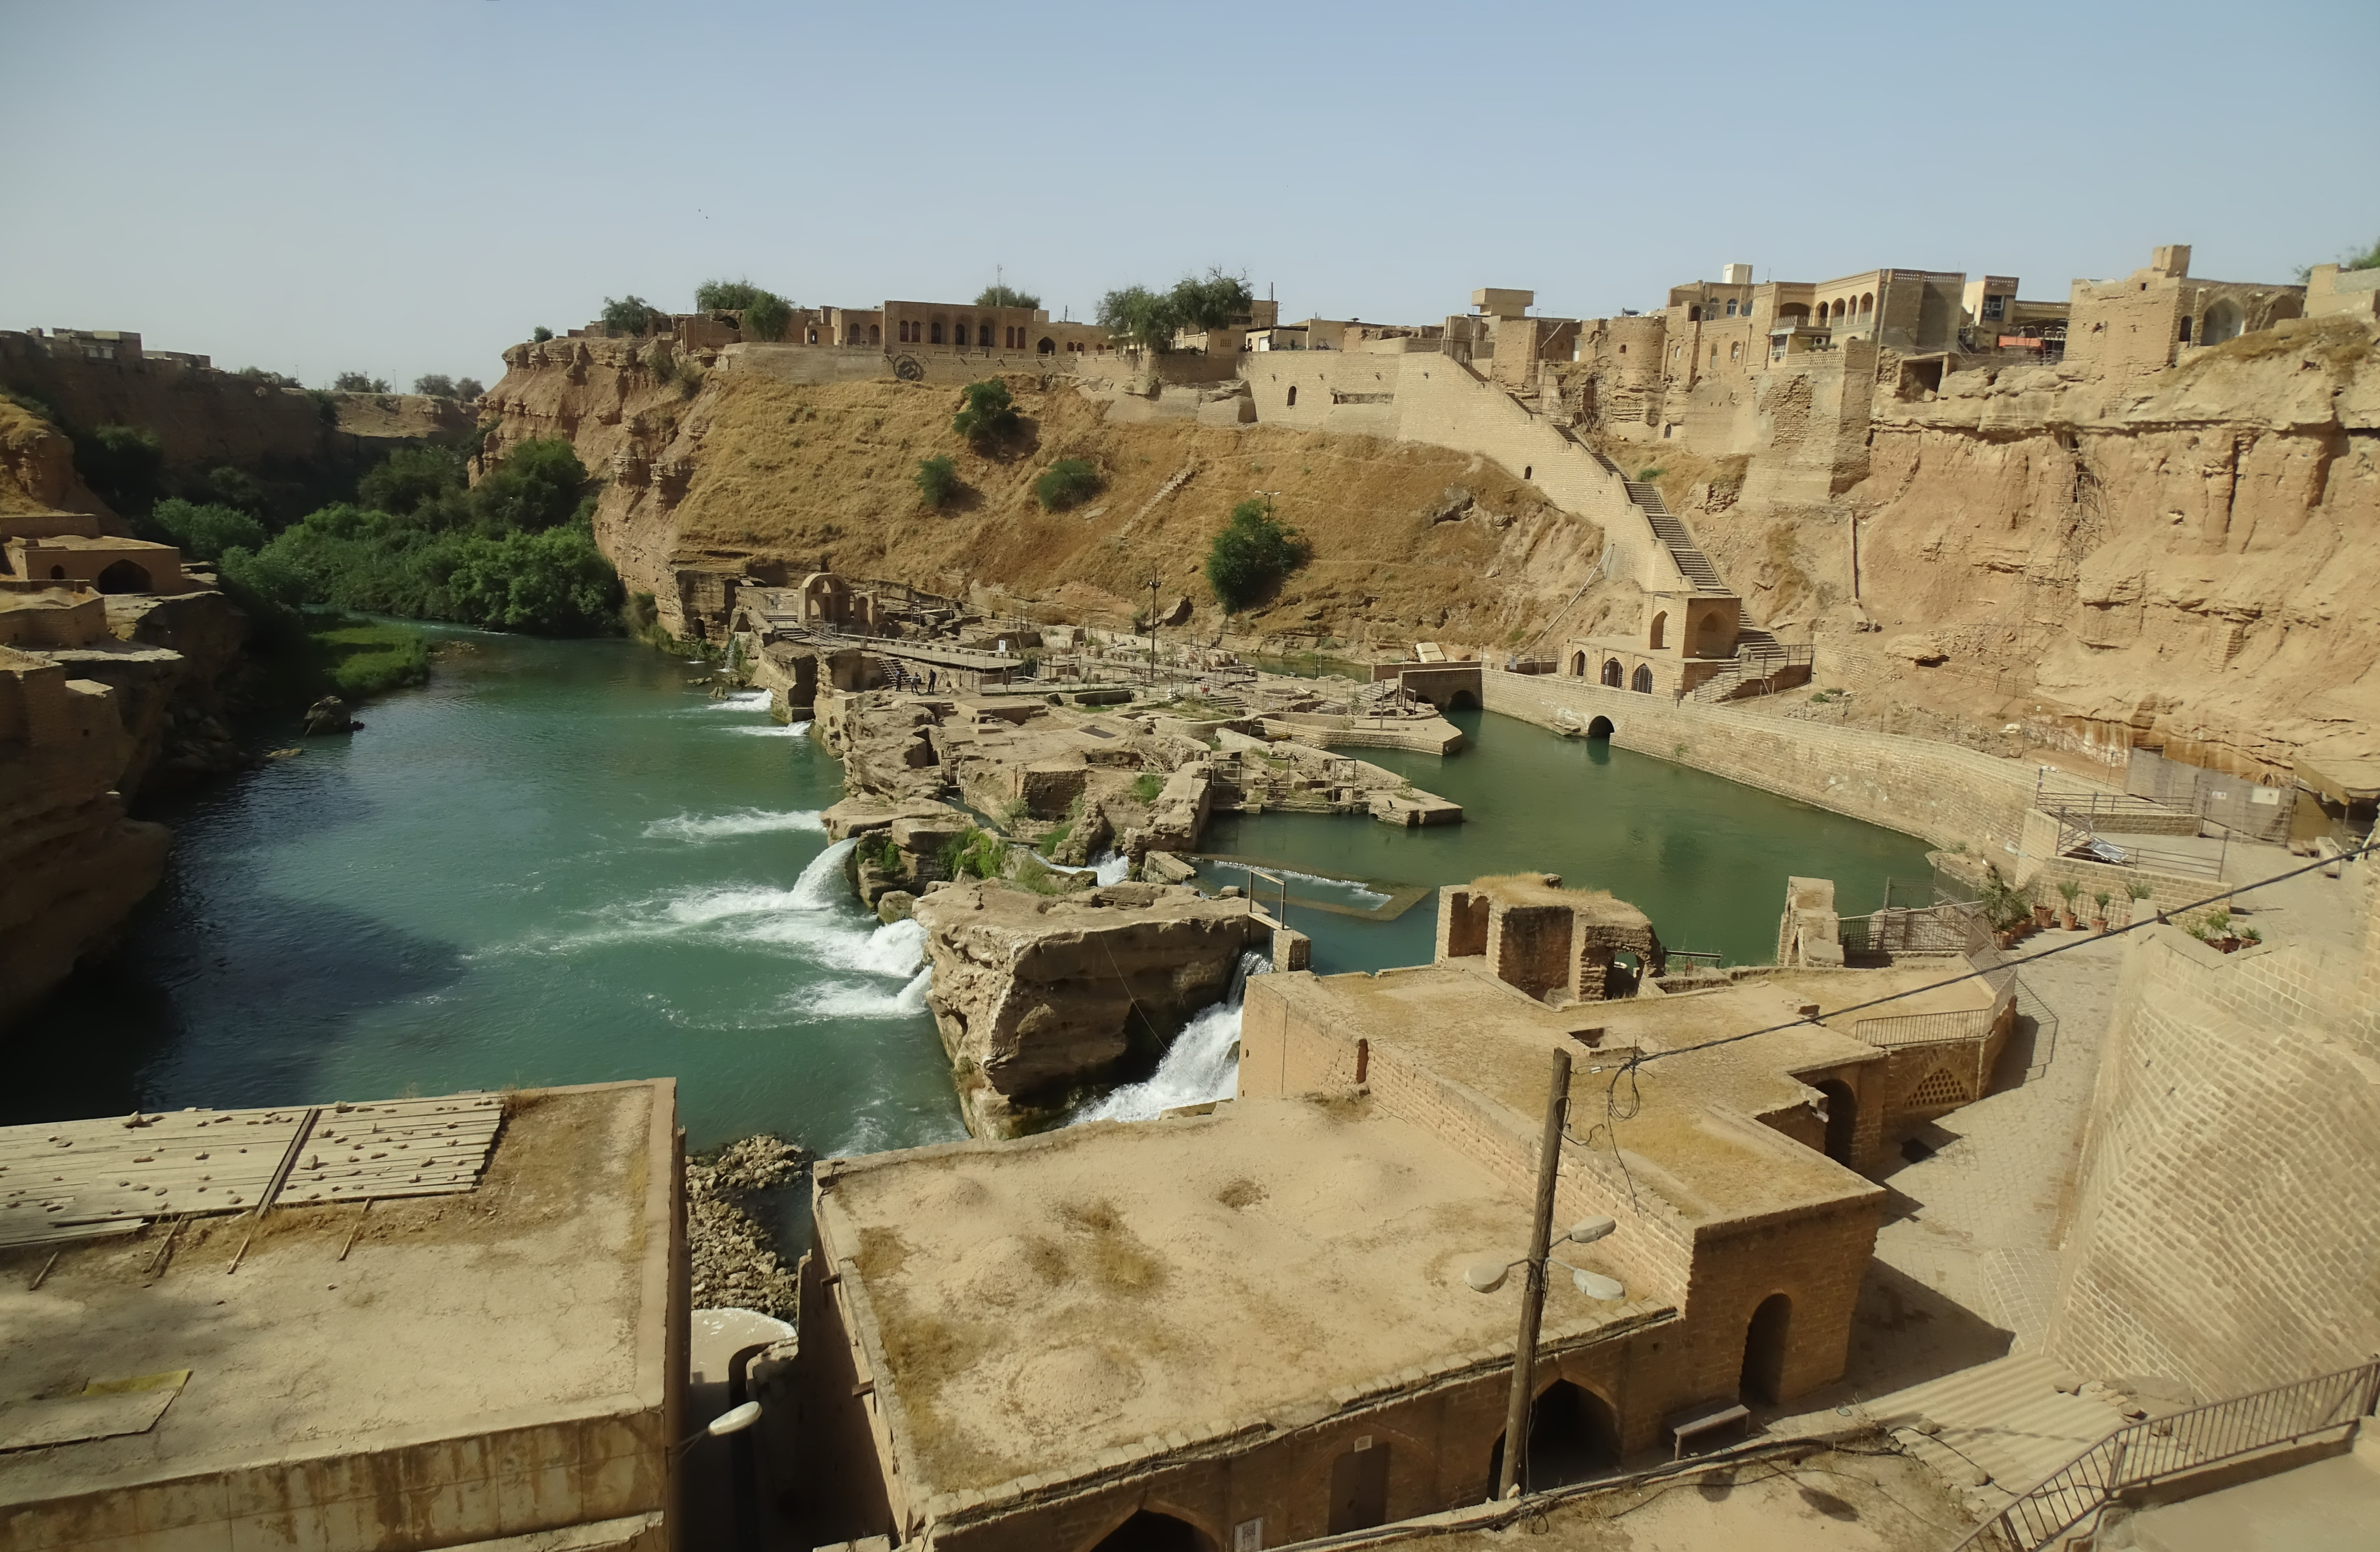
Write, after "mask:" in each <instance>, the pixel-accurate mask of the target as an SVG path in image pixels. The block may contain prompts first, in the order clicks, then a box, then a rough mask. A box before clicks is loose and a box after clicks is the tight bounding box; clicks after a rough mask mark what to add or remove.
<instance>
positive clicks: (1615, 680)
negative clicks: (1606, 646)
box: [1603, 658, 1625, 690]
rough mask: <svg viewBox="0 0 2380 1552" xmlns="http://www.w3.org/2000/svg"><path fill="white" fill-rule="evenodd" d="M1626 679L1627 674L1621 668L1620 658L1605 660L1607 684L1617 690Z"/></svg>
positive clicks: (1604, 670) (1604, 678) (1604, 676)
mask: <svg viewBox="0 0 2380 1552" xmlns="http://www.w3.org/2000/svg"><path fill="white" fill-rule="evenodd" d="M1624 678H1625V674H1624V673H1623V672H1622V671H1621V667H1620V660H1619V659H1618V658H1606V659H1604V660H1603V682H1604V683H1605V684H1607V685H1610V686H1611V687H1612V688H1613V689H1615V690H1616V689H1618V688H1619V687H1620V685H1621V682H1622V680H1623V679H1624Z"/></svg>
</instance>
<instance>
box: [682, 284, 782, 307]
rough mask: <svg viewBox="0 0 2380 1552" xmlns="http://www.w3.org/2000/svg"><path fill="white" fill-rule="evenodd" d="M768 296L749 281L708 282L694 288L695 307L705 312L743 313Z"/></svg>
mask: <svg viewBox="0 0 2380 1552" xmlns="http://www.w3.org/2000/svg"><path fill="white" fill-rule="evenodd" d="M768 294H769V293H768V292H766V291H763V290H761V289H760V288H759V286H757V285H753V284H752V283H751V282H750V281H748V280H706V281H704V282H703V283H702V284H701V285H698V286H696V287H695V288H694V305H695V307H696V308H697V309H699V310H701V311H703V312H741V311H743V310H744V309H746V308H747V307H750V306H751V305H752V302H753V300H754V298H756V297H765V296H767V295H768Z"/></svg>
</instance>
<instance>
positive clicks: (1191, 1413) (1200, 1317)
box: [817, 1074, 1666, 1492]
mask: <svg viewBox="0 0 2380 1552" xmlns="http://www.w3.org/2000/svg"><path fill="white" fill-rule="evenodd" d="M1539 1081H1540V1083H1541V1084H1542V1082H1543V1078H1542V1074H1541V1075H1540V1079H1539ZM828 1182H831V1183H828ZM1529 1214H1530V1204H1529V1202H1528V1201H1527V1200H1526V1199H1524V1196H1523V1194H1521V1193H1519V1192H1516V1191H1514V1190H1512V1189H1510V1188H1508V1187H1507V1186H1505V1185H1504V1184H1502V1183H1501V1182H1500V1181H1499V1180H1498V1179H1497V1178H1496V1177H1494V1176H1493V1175H1491V1174H1490V1173H1489V1172H1488V1170H1486V1169H1485V1168H1483V1167H1482V1166H1480V1165H1479V1164H1477V1163H1475V1162H1474V1161H1473V1160H1471V1159H1470V1158H1465V1157H1463V1155H1461V1154H1459V1153H1457V1152H1455V1151H1454V1150H1453V1149H1451V1148H1450V1147H1448V1146H1446V1145H1444V1144H1442V1143H1440V1142H1439V1141H1438V1140H1437V1139H1436V1138H1435V1137H1433V1136H1432V1135H1430V1134H1428V1133H1427V1132H1424V1131H1422V1130H1421V1129H1419V1128H1417V1127H1415V1126H1412V1125H1409V1124H1407V1123H1406V1122H1403V1121H1399V1120H1397V1119H1395V1118H1394V1117H1392V1116H1390V1115H1388V1114H1386V1113H1385V1112H1383V1111H1380V1110H1379V1109H1377V1108H1375V1107H1374V1106H1373V1105H1372V1104H1371V1103H1370V1102H1369V1101H1367V1100H1341V1101H1333V1102H1324V1101H1319V1100H1308V1099H1257V1100H1240V1101H1237V1102H1236V1103H1232V1104H1226V1105H1223V1106H1220V1107H1219V1108H1218V1109H1217V1110H1216V1111H1215V1113H1213V1114H1212V1115H1208V1116H1196V1117H1175V1118H1173V1119H1170V1120H1166V1121H1160V1122H1138V1123H1134V1124H1120V1123H1114V1122H1109V1123H1102V1124H1095V1125H1090V1126H1083V1127H1076V1128H1071V1129H1068V1130H1066V1131H1062V1132H1057V1133H1050V1134H1043V1135H1041V1136H1039V1137H1036V1138H1032V1139H1028V1140H1026V1141H1025V1142H1022V1143H988V1144H954V1145H950V1146H941V1147H934V1148H924V1149H917V1150H914V1151H912V1152H908V1153H901V1154H884V1155H879V1156H876V1157H873V1158H865V1159H856V1160H840V1161H837V1162H836V1163H835V1164H834V1166H833V1167H832V1170H831V1171H829V1170H825V1169H822V1170H821V1181H820V1192H819V1194H818V1197H817V1216H818V1222H819V1225H820V1234H821V1239H822V1241H823V1242H824V1243H825V1244H826V1245H827V1246H828V1247H829V1248H830V1249H831V1251H832V1255H834V1256H836V1257H837V1258H839V1259H841V1258H848V1259H849V1261H850V1262H851V1263H852V1264H853V1267H855V1268H856V1274H857V1275H856V1281H857V1283H858V1285H859V1288H860V1290H861V1291H864V1293H865V1297H866V1302H867V1305H868V1309H870V1310H872V1312H873V1315H874V1318H875V1320H876V1323H877V1328H878V1333H879V1336H878V1345H876V1346H873V1347H871V1349H870V1351H869V1352H868V1358H869V1362H870V1364H873V1365H875V1366H876V1377H877V1383H878V1386H879V1388H880V1391H881V1392H889V1393H890V1395H891V1396H892V1398H894V1399H895V1400H897V1402H898V1405H899V1415H900V1416H903V1417H905V1421H906V1428H905V1430H904V1429H902V1428H901V1427H900V1426H899V1425H897V1424H896V1426H895V1433H894V1448H895V1449H896V1450H897V1451H899V1453H900V1454H901V1456H902V1459H901V1461H900V1470H901V1473H902V1474H903V1476H904V1477H905V1479H906V1480H908V1481H909V1482H910V1484H911V1486H912V1489H913V1491H914V1490H917V1488H918V1486H919V1485H920V1484H927V1485H930V1486H929V1488H927V1489H926V1490H928V1491H930V1492H957V1491H965V1490H970V1489H972V1490H978V1491H980V1490H983V1489H986V1488H990V1487H994V1486H996V1485H999V1484H1002V1483H1003V1482H1006V1481H1009V1480H1011V1479H1013V1478H1014V1477H1017V1476H1019V1475H1021V1474H1023V1473H1042V1474H1058V1475H1063V1474H1069V1473H1072V1472H1073V1471H1075V1470H1076V1469H1080V1470H1084V1471H1087V1470H1090V1469H1092V1468H1093V1467H1094V1465H1095V1463H1096V1462H1097V1461H1098V1459H1099V1457H1100V1456H1101V1455H1103V1454H1108V1453H1110V1452H1112V1451H1117V1450H1123V1451H1124V1452H1125V1453H1126V1454H1127V1455H1131V1456H1137V1455H1140V1454H1143V1453H1154V1452H1158V1451H1159V1450H1160V1449H1163V1448H1168V1447H1166V1446H1163V1445H1161V1444H1156V1445H1152V1444H1149V1443H1147V1441H1148V1440H1150V1438H1151V1437H1152V1436H1155V1437H1157V1438H1158V1439H1160V1440H1161V1439H1162V1438H1163V1437H1164V1436H1167V1435H1179V1434H1189V1435H1197V1436H1201V1437H1204V1436H1211V1435H1213V1434H1217V1433H1220V1432H1222V1431H1225V1430H1227V1429H1229V1428H1232V1427H1234V1426H1238V1425H1246V1424H1249V1423H1252V1422H1255V1421H1257V1420H1259V1419H1267V1418H1273V1419H1278V1418H1281V1417H1282V1416H1284V1415H1290V1416H1295V1415H1298V1413H1299V1409H1301V1408H1306V1409H1311V1408H1312V1407H1313V1406H1314V1405H1315V1404H1316V1403H1321V1405H1322V1407H1323V1409H1324V1410H1328V1409H1329V1407H1330V1405H1331V1404H1332V1397H1333V1394H1334V1392H1338V1391H1342V1390H1346V1391H1348V1392H1349V1395H1348V1396H1347V1397H1346V1398H1343V1399H1352V1397H1353V1395H1354V1393H1362V1392H1368V1391H1371V1390H1375V1389H1379V1388H1390V1387H1391V1386H1393V1385H1394V1384H1395V1383H1396V1381H1397V1376H1405V1378H1406V1380H1407V1382H1410V1383H1418V1382H1419V1381H1420V1380H1421V1379H1422V1378H1424V1377H1425V1376H1431V1375H1436V1374H1440V1373H1444V1374H1451V1373H1455V1372H1459V1371H1461V1370H1463V1369H1464V1368H1467V1367H1469V1366H1471V1365H1472V1364H1480V1365H1488V1364H1493V1363H1495V1362H1497V1361H1498V1352H1499V1348H1500V1352H1501V1354H1502V1361H1503V1362H1506V1363H1509V1361H1510V1354H1511V1352H1512V1332H1513V1327H1514V1324H1515V1321H1516V1319H1517V1317H1518V1312H1519V1307H1520V1306H1519V1303H1518V1300H1519V1297H1520V1294H1519V1287H1520V1284H1519V1279H1517V1278H1514V1279H1510V1280H1508V1281H1507V1282H1506V1284H1505V1286H1504V1287H1503V1288H1502V1289H1500V1290H1499V1291H1496V1292H1495V1293H1492V1294H1480V1293H1475V1292H1472V1291H1470V1290H1469V1289H1468V1288H1466V1287H1464V1286H1463V1280H1462V1276H1463V1267H1465V1266H1467V1265H1468V1264H1469V1263H1471V1262H1473V1261H1475V1260H1478V1259H1481V1258H1483V1257H1486V1256H1490V1255H1493V1256H1497V1257H1500V1258H1508V1259H1509V1258H1517V1257H1519V1256H1521V1255H1524V1254H1525V1253H1526V1250H1527V1237H1528V1227H1529ZM1574 1248H1575V1247H1574ZM1565 1258H1566V1259H1573V1260H1575V1261H1576V1262H1577V1263H1578V1264H1579V1265H1582V1266H1587V1267H1595V1268H1597V1269H1600V1270H1605V1271H1607V1272H1609V1269H1610V1268H1609V1267H1600V1266H1599V1264H1598V1263H1597V1261H1596V1259H1595V1256H1594V1254H1593V1251H1592V1248H1591V1247H1585V1248H1578V1250H1577V1254H1576V1255H1574V1256H1566V1257H1565ZM848 1269H849V1268H847V1269H846V1270H848ZM1350 1312H1360V1315H1359V1316H1354V1317H1352V1318H1351V1317H1349V1315H1350ZM1665 1312H1666V1306H1664V1305H1660V1304H1658V1303H1652V1302H1650V1301H1644V1300H1633V1299H1631V1300H1622V1301H1617V1302H1614V1303H1598V1302H1597V1301H1595V1300H1591V1299H1588V1298H1586V1297H1585V1296H1584V1295H1582V1294H1580V1293H1578V1292H1576V1291H1574V1290H1573V1288H1572V1287H1571V1286H1570V1284H1569V1282H1568V1280H1567V1279H1559V1278H1558V1279H1555V1286H1554V1288H1553V1290H1552V1291H1551V1292H1550V1293H1549V1294H1548V1301H1547V1307H1546V1333H1547V1340H1548V1341H1549V1342H1555V1343H1560V1344H1564V1345H1569V1344H1573V1343H1575V1342H1578V1341H1581V1340H1592V1338H1593V1336H1594V1335H1595V1333H1597V1332H1598V1331H1616V1330H1617V1329H1621V1328H1633V1327H1634V1326H1637V1325H1641V1324H1643V1323H1644V1322H1645V1321H1646V1320H1648V1319H1652V1318H1656V1317H1658V1316H1660V1315H1661V1314H1663V1313H1665ZM1412 1371H1419V1372H1417V1373H1415V1372H1412Z"/></svg>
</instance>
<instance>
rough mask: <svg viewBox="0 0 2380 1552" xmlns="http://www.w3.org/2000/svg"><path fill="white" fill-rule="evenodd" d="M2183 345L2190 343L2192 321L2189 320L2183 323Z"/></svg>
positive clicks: (2184, 320)
mask: <svg viewBox="0 0 2380 1552" xmlns="http://www.w3.org/2000/svg"><path fill="white" fill-rule="evenodd" d="M2181 343H2182V344H2184V345H2188V344H2189V343H2190V320H2189V319H2187V318H2185V319H2183V320H2182V321H2181Z"/></svg>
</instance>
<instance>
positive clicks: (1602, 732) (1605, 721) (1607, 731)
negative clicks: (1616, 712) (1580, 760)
mask: <svg viewBox="0 0 2380 1552" xmlns="http://www.w3.org/2000/svg"><path fill="white" fill-rule="evenodd" d="M1586 735H1587V736H1588V737H1589V738H1609V737H1610V736H1611V719H1610V718H1609V717H1597V718H1596V719H1595V721H1591V722H1589V723H1587V724H1586Z"/></svg>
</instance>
